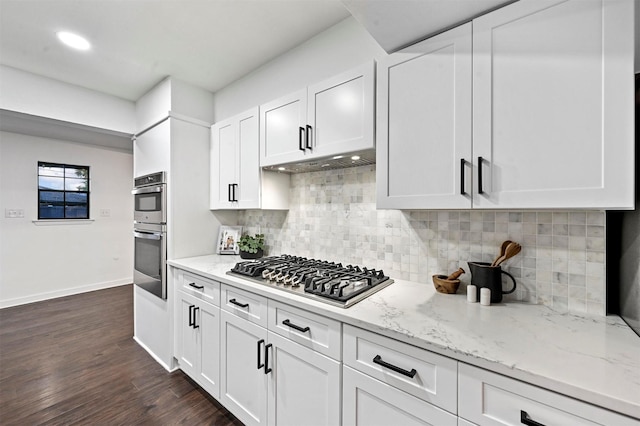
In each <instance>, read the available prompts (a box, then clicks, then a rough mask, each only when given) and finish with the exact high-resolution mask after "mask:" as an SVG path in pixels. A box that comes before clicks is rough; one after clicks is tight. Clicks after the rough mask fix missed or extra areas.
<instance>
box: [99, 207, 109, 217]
mask: <svg viewBox="0 0 640 426" xmlns="http://www.w3.org/2000/svg"><path fill="white" fill-rule="evenodd" d="M110 216H111V209H100V217H110Z"/></svg>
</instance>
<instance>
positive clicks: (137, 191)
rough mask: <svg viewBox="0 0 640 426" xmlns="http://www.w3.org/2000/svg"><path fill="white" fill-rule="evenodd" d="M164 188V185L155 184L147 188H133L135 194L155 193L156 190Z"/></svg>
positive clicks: (160, 190) (159, 190) (132, 191)
mask: <svg viewBox="0 0 640 426" xmlns="http://www.w3.org/2000/svg"><path fill="white" fill-rule="evenodd" d="M163 190H164V185H153V186H149V187H146V188H144V187H143V188H134V189H133V190H131V193H132V194H133V195H138V194H153V193H154V192H162V191H163Z"/></svg>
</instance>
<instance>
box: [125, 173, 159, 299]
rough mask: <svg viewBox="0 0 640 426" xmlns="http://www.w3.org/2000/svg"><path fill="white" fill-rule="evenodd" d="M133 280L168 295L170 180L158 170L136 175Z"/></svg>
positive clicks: (157, 294) (148, 289)
mask: <svg viewBox="0 0 640 426" xmlns="http://www.w3.org/2000/svg"><path fill="white" fill-rule="evenodd" d="M131 193H132V194H133V196H134V206H135V207H134V216H133V219H134V220H133V236H134V241H135V249H134V268H133V283H134V284H135V285H137V286H139V287H140V288H143V289H144V290H147V291H148V292H150V293H152V294H154V295H155V296H157V297H160V298H162V299H166V298H167V266H166V263H167V232H166V231H167V182H166V173H165V172H158V173H152V174H149V175H145V176H140V177H137V178H135V179H134V188H133V190H132V191H131Z"/></svg>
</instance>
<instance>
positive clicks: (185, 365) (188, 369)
mask: <svg viewBox="0 0 640 426" xmlns="http://www.w3.org/2000/svg"><path fill="white" fill-rule="evenodd" d="M178 295H179V296H178V298H179V299H178V303H179V308H178V310H177V312H178V320H177V324H176V330H177V332H178V346H177V348H176V355H177V356H176V358H178V362H179V363H180V369H181V370H182V371H184V372H185V374H187V375H188V376H190V377H194V376H196V375H197V374H198V353H199V349H198V329H197V328H195V327H194V326H193V318H194V310H195V308H196V307H197V302H196V301H195V300H193V298H192V297H190V296H187V295H185V294H183V293H181V292H179V293H178Z"/></svg>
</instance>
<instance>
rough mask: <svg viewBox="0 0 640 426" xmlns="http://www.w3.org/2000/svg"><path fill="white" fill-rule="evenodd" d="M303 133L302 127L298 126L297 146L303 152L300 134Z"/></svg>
mask: <svg viewBox="0 0 640 426" xmlns="http://www.w3.org/2000/svg"><path fill="white" fill-rule="evenodd" d="M303 134H304V127H300V129H299V130H298V148H299V149H300V151H302V152H304V150H305V147H304V138H303V136H302V135H303Z"/></svg>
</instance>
